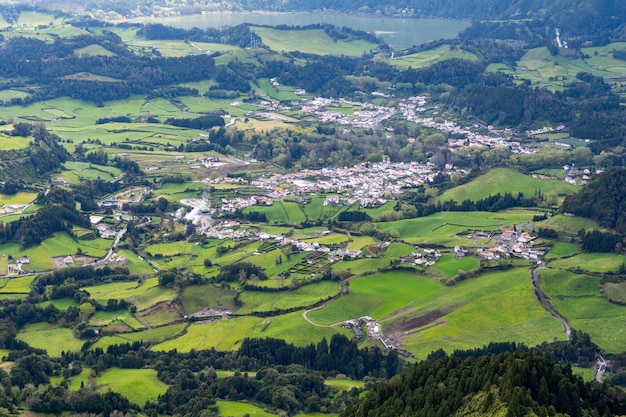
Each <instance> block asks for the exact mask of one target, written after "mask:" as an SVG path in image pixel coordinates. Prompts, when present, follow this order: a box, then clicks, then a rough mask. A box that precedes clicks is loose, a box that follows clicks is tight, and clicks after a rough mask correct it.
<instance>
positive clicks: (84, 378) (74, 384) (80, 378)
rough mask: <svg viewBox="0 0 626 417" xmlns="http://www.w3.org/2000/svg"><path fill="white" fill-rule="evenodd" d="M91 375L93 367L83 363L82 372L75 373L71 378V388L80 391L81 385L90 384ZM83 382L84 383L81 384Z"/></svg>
mask: <svg viewBox="0 0 626 417" xmlns="http://www.w3.org/2000/svg"><path fill="white" fill-rule="evenodd" d="M90 375H91V368H90V367H88V366H84V365H83V369H82V371H81V372H80V374H78V375H75V376H73V377H71V378H70V385H69V388H70V389H71V390H72V391H78V390H79V389H80V386H81V385H83V386H85V387H87V386H89V376H90ZM81 383H82V384H81Z"/></svg>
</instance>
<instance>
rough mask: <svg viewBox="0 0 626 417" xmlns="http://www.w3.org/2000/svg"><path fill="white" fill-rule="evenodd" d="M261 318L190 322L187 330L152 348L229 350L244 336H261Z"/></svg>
mask: <svg viewBox="0 0 626 417" xmlns="http://www.w3.org/2000/svg"><path fill="white" fill-rule="evenodd" d="M262 327H263V319H262V318H258V317H239V318H232V319H227V320H217V321H214V322H210V323H206V324H197V323H194V324H191V325H190V326H189V327H188V328H187V332H186V333H185V334H184V335H182V336H180V337H178V338H176V339H172V340H168V341H165V342H163V343H159V344H157V345H155V346H154V347H153V349H154V350H159V351H169V350H172V349H177V350H178V351H179V352H189V351H190V350H191V349H196V350H200V349H211V348H216V349H218V350H231V349H236V348H237V345H239V344H240V343H241V341H242V340H243V339H244V338H246V337H261V336H262V333H261V329H262Z"/></svg>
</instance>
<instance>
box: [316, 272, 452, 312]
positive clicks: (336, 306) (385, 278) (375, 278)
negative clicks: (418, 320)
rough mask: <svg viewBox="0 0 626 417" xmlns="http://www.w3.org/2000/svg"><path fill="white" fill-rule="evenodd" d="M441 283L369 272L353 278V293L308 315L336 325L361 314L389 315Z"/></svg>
mask: <svg viewBox="0 0 626 417" xmlns="http://www.w3.org/2000/svg"><path fill="white" fill-rule="evenodd" d="M440 288H441V285H440V284H438V283H436V282H434V281H432V280H430V279H428V278H424V277H422V276H419V275H415V274H410V273H407V272H387V273H380V274H374V275H368V276H366V277H361V278H358V279H355V280H352V281H350V294H349V295H346V296H342V297H340V298H338V299H336V300H333V301H331V302H330V303H328V304H327V305H326V307H324V308H323V309H321V310H316V311H312V312H310V313H309V314H308V317H309V318H310V319H311V320H313V321H314V322H316V323H319V324H333V323H337V322H340V321H344V320H350V319H357V318H359V317H362V316H371V317H374V318H382V317H384V316H385V315H387V314H390V313H392V312H393V311H395V310H397V309H399V308H401V307H403V306H405V305H407V304H409V303H413V302H416V300H419V299H421V298H424V297H428V296H430V295H431V294H434V293H436V292H437V291H438V290H439V289H440Z"/></svg>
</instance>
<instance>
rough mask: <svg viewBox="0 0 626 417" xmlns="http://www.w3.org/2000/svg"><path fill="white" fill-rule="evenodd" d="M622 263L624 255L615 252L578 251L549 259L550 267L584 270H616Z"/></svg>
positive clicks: (600, 271)
mask: <svg viewBox="0 0 626 417" xmlns="http://www.w3.org/2000/svg"><path fill="white" fill-rule="evenodd" d="M622 265H624V257H623V256H621V255H617V254H615V253H580V254H578V255H574V256H571V257H569V258H567V259H556V260H554V261H550V263H549V266H550V267H551V268H563V269H571V270H580V271H585V272H599V273H602V272H617V271H618V270H619V269H620V268H621V267H622Z"/></svg>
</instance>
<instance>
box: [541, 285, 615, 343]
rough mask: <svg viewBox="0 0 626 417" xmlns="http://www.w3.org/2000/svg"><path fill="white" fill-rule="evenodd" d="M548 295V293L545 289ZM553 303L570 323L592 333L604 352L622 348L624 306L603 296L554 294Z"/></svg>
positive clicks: (594, 340)
mask: <svg viewBox="0 0 626 417" xmlns="http://www.w3.org/2000/svg"><path fill="white" fill-rule="evenodd" d="M546 294H547V295H548V296H550V294H548V293H546ZM551 302H552V305H553V306H554V307H555V308H556V309H557V311H558V312H559V313H560V314H561V315H563V317H565V319H567V321H568V322H569V323H570V325H571V326H572V327H573V328H575V329H577V330H581V331H583V332H586V333H588V334H589V335H590V336H591V340H593V342H594V343H596V344H597V345H598V346H600V347H601V348H602V349H603V350H604V351H605V352H607V353H619V352H623V351H624V340H626V330H624V329H626V318H625V315H626V307H625V306H620V305H616V304H613V303H610V302H608V301H607V300H606V299H604V298H603V297H599V296H598V297H554V298H552V299H551Z"/></svg>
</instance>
